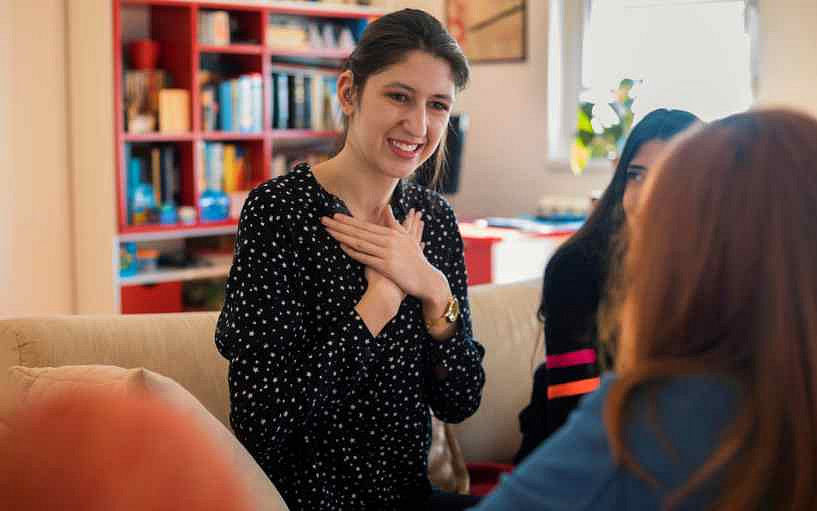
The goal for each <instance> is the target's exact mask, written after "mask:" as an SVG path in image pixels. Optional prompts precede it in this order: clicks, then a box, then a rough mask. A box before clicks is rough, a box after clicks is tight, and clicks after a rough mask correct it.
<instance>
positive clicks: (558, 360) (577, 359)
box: [547, 348, 596, 369]
mask: <svg viewBox="0 0 817 511" xmlns="http://www.w3.org/2000/svg"><path fill="white" fill-rule="evenodd" d="M595 363H596V351H595V350H592V349H589V348H588V349H584V350H578V351H571V352H568V353H562V354H561V355H548V356H547V366H548V368H549V369H555V368H557V367H570V366H578V365H582V364H595Z"/></svg>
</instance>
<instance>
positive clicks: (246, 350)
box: [215, 189, 382, 462]
mask: <svg viewBox="0 0 817 511" xmlns="http://www.w3.org/2000/svg"><path fill="white" fill-rule="evenodd" d="M265 192H267V193H269V190H268V189H264V191H261V189H256V190H255V191H253V192H252V193H251V194H250V196H249V197H248V199H247V202H246V204H245V206H244V208H243V210H242V212H241V219H240V221H239V226H238V235H237V239H236V245H235V255H234V259H233V264H232V268H231V269H230V275H229V277H228V280H227V286H226V296H225V303H224V308H223V309H222V311H221V315H220V316H219V319H218V323H217V325H216V332H215V343H216V346H217V348H218V350H219V352H220V353H221V354H222V355H223V356H224V357H225V358H227V359H228V360H229V361H230V369H229V378H228V379H229V387H230V421H231V423H232V426H233V430H234V431H235V434H236V436H237V437H238V439H239V440H240V441H241V442H242V443H243V444H244V446H245V447H247V449H248V450H249V451H250V452H251V453H252V454H253V456H255V457H256V459H257V460H258V461H259V462H261V461H262V460H267V459H269V458H270V454H271V453H274V452H275V451H276V449H277V448H278V447H279V446H281V445H282V444H283V443H284V442H286V441H287V439H288V437H290V436H291V435H292V434H293V432H294V431H297V430H299V429H301V428H303V426H304V425H305V423H307V422H308V421H309V420H310V417H312V416H313V415H314V414H316V413H318V411H319V410H321V409H324V408H326V407H329V406H331V405H332V404H335V403H339V402H341V401H342V400H343V399H344V397H345V395H346V394H347V392H348V390H349V389H350V388H351V386H353V385H354V384H355V382H356V381H357V380H358V379H360V378H365V376H366V371H367V367H366V361H367V360H371V359H372V358H373V357H374V356H376V351H377V350H379V349H382V347H381V346H378V345H377V340H376V339H375V338H374V337H372V335H371V333H370V332H369V330H368V329H367V328H366V325H365V324H364V323H363V320H362V319H361V318H360V316H359V315H358V314H357V312H356V311H355V310H354V308H350V309H349V310H348V311H345V313H344V314H340V315H339V316H337V317H336V319H334V321H331V322H329V321H327V323H326V324H324V325H322V329H321V337H320V339H315V338H310V337H309V335H308V333H307V331H306V329H305V328H304V300H303V295H302V293H303V291H302V289H301V287H300V285H299V282H300V275H299V273H300V270H299V266H298V264H297V261H298V260H299V259H298V255H297V253H296V250H295V249H294V247H293V244H292V242H291V240H292V233H291V231H290V228H289V223H288V222H287V215H286V213H285V212H281V211H278V210H276V207H275V205H274V204H273V201H272V200H270V199H268V197H269V196H268V195H267V193H265Z"/></svg>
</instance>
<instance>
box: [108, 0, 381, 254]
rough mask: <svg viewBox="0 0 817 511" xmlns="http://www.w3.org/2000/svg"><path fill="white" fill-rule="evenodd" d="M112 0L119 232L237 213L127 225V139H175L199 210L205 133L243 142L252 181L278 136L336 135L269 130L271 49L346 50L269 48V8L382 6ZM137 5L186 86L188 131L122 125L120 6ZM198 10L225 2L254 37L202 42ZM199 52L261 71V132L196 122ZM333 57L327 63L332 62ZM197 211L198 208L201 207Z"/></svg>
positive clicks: (356, 12) (365, 12) (326, 14)
mask: <svg viewBox="0 0 817 511" xmlns="http://www.w3.org/2000/svg"><path fill="white" fill-rule="evenodd" d="M111 2H112V4H113V22H114V43H113V52H114V112H115V118H114V132H115V134H116V137H115V144H116V147H115V154H116V188H117V192H116V201H117V205H118V219H117V225H118V231H119V233H120V234H121V235H127V236H133V235H139V234H152V233H153V234H160V235H163V236H164V235H174V234H178V237H179V238H182V237H185V232H191V233H192V232H193V231H195V232H197V233H200V232H201V231H202V230H205V231H206V230H207V229H208V228H213V230H214V231H223V230H224V227H225V226H226V227H231V226H233V227H234V226H235V225H236V221H235V220H232V219H231V220H226V221H224V222H196V223H195V224H193V225H182V224H175V225H141V226H132V225H128V223H127V207H126V203H127V200H126V197H127V192H126V189H125V185H126V183H127V162H125V161H124V145H125V144H126V143H144V144H147V143H178V144H181V146H180V152H181V155H180V164H181V172H182V176H181V178H182V182H183V190H182V195H183V197H182V202H183V203H184V204H186V205H194V206H195V207H196V208H197V210H198V209H199V207H198V197H199V195H200V192H201V190H199V187H200V184H199V183H200V182H201V176H199V175H198V173H199V170H198V169H201V167H202V166H201V163H202V162H200V161H199V159H200V154H199V150H198V144H199V143H201V142H205V141H207V142H210V141H225V142H229V141H234V142H237V143H241V144H246V147H247V149H248V151H249V154H250V158H251V162H252V165H253V171H252V182H253V183H256V182H258V180H259V179H260V180H262V181H263V180H266V179H269V178H271V177H272V168H271V167H272V154H273V145H274V143H275V142H276V141H279V142H281V143H282V144H283V143H286V142H290V143H291V142H293V141H299V140H304V141H311V140H318V139H332V138H335V137H337V136H338V135H339V133H337V132H334V131H313V130H272V129H269V128H268V127H269V126H270V125H271V121H272V119H271V118H270V110H271V109H270V108H269V106H270V105H269V101H270V97H269V91H270V88H271V84H270V82H269V77H270V70H271V67H273V66H277V65H278V64H272V63H271V59H272V58H273V57H275V56H287V57H301V58H306V59H310V58H312V59H325V60H340V59H343V58H346V57H347V56H348V55H349V53H350V51H349V50H334V49H326V50H324V49H315V50H294V49H288V48H272V47H267V46H266V45H265V35H266V26H267V23H268V20H269V17H270V16H271V15H278V14H290V15H295V16H304V17H316V18H341V19H365V20H369V21H371V20H373V19H376V18H377V17H379V16H382V15H383V14H384V11H380V10H377V9H374V8H367V7H354V6H344V5H338V6H330V5H327V4H315V5H310V4H301V3H295V2H275V3H261V4H259V3H257V2H253V3H246V4H241V3H225V2H219V1H208V0H199V1H196V0H111ZM123 8H140V9H149V10H150V37H151V38H153V39H156V40H159V41H160V45H161V49H160V67H161V68H163V69H166V70H167V71H169V72H170V74H171V75H172V76H173V81H174V86H176V87H180V88H184V89H187V90H188V91H189V92H190V116H191V119H190V125H191V131H190V132H189V133H160V132H155V133H139V134H136V133H128V132H126V131H125V126H124V113H123V103H122V97H123V94H122V91H123V80H122V77H123V70H124V57H123V53H124V43H125V41H123V40H122V33H123V30H122V28H123V27H122V9H123ZM201 10H207V11H210V10H226V11H230V12H233V13H236V14H237V15H238V17H239V20H240V22H239V23H240V24H243V25H244V31H245V33H244V34H243V35H244V36H245V37H246V38H247V40H253V41H255V40H257V41H258V44H230V45H225V46H218V45H205V44H200V43H199V41H198V15H199V11H201ZM202 54H224V55H233V56H234V57H233V58H234V59H237V61H238V62H239V63H240V66H241V67H242V68H244V70H245V71H247V72H258V73H261V75H262V77H263V86H262V87H263V89H262V94H263V98H264V114H263V115H264V119H263V123H264V124H263V125H264V126H265V131H263V132H261V133H234V132H218V131H203V130H202V129H201V127H202V122H201V102H200V97H199V96H200V93H199V87H198V85H197V83H198V75H199V60H200V56H201V55H202ZM330 65H331V64H330ZM281 66H289V67H308V68H310V69H315V70H317V71H320V72H324V73H326V72H332V71H336V70H332V69H328V68H327V67H326V66H321V65H315V66H302V65H298V64H281ZM199 213H200V211H199Z"/></svg>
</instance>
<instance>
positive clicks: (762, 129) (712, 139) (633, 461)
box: [477, 110, 817, 511]
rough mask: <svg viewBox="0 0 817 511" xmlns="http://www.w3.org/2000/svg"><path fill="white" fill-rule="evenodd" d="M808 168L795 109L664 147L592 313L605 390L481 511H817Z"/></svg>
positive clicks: (812, 174)
mask: <svg viewBox="0 0 817 511" xmlns="http://www.w3.org/2000/svg"><path fill="white" fill-rule="evenodd" d="M815 161H817V119H815V118H814V117H811V116H810V115H807V114H804V113H799V112H794V111H788V110H767V111H763V110H761V111H752V112H747V113H742V114H737V115H732V116H729V117H727V118H725V119H721V120H719V121H715V122H713V123H712V124H710V125H708V126H705V127H703V128H702V129H700V130H698V131H696V132H694V133H690V134H689V135H688V136H686V135H685V136H684V137H683V138H682V139H680V140H679V141H678V142H677V143H673V147H672V148H670V150H669V151H668V153H667V154H666V155H665V156H662V158H661V160H660V161H659V162H658V164H657V165H656V167H655V168H654V169H653V171H651V172H650V175H649V176H648V177H647V179H646V182H645V185H644V186H645V188H644V196H643V197H642V199H641V200H640V201H639V204H638V206H637V208H636V210H635V215H634V217H632V215H631V217H632V218H631V217H628V221H627V226H626V227H627V229H626V235H627V251H626V253H625V254H624V257H623V264H622V265H621V268H620V270H621V271H619V272H616V275H615V277H614V278H613V281H612V283H613V289H614V291H615V292H614V293H613V296H615V297H617V299H615V300H607V299H605V302H604V304H603V312H604V314H603V320H602V323H601V325H602V326H603V327H604V330H605V331H606V330H607V329H608V324H607V323H606V322H607V321H608V320H609V321H613V322H614V323H617V327H616V328H618V332H619V335H618V341H617V347H616V350H617V351H616V364H615V374H613V373H609V374H607V375H605V376H604V377H603V378H602V380H603V381H602V384H601V387H600V388H599V390H598V391H596V392H594V393H593V394H591V395H589V396H587V397H586V398H585V399H583V400H582V402H581V403H580V404H579V407H578V408H577V409H576V411H575V412H574V413H573V414H572V415H571V416H570V419H569V420H568V421H567V424H566V425H565V426H564V427H563V428H561V429H560V430H559V431H558V432H557V433H556V434H554V435H553V436H552V437H551V438H549V439H548V440H547V441H546V442H545V443H544V444H542V445H541V446H540V447H539V448H538V449H536V450H535V451H534V452H533V453H532V454H531V455H530V456H529V457H528V458H527V459H526V460H525V462H524V463H522V465H520V466H519V467H517V469H516V470H515V471H514V472H513V474H512V475H511V476H509V477H508V478H506V479H505V480H504V481H503V483H502V484H501V485H500V486H499V488H497V490H496V491H494V493H492V494H491V495H490V496H488V497H487V498H486V499H485V500H484V501H483V502H482V503H481V505H480V506H479V507H478V508H477V509H479V510H480V511H489V510H491V511H494V510H496V511H505V510H508V511H510V510H513V511H528V510H530V511H534V510H535V511H540V510H548V511H560V510H565V511H567V510H570V511H590V510H608V509H616V510H637V511H641V510H645V509H665V510H672V511H699V510H740V511H760V510H767V509H774V510H787V511H788V510H791V511H810V510H813V509H817V405H815V403H817V379H815V375H817V222H815V221H814V219H815V217H817V168H815V163H814V162H815ZM608 296H609V295H608ZM608 306H609V307H610V309H608Z"/></svg>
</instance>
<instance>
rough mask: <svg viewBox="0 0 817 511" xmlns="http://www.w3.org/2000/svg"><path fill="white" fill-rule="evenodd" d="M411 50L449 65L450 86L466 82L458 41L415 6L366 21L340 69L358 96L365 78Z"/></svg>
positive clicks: (437, 162) (438, 161)
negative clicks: (345, 72) (357, 40)
mask: <svg viewBox="0 0 817 511" xmlns="http://www.w3.org/2000/svg"><path fill="white" fill-rule="evenodd" d="M412 51H423V52H426V53H428V54H429V55H431V56H433V57H436V58H439V59H442V60H444V61H446V62H447V63H448V65H449V66H450V67H451V75H452V77H453V79H454V86H455V87H456V89H457V90H458V91H460V90H462V89H464V88H465V86H466V85H467V84H468V76H469V74H470V69H469V67H468V59H466V58H465V54H464V53H463V52H462V49H461V48H460V46H459V44H457V41H456V40H455V39H454V38H453V37H452V36H451V34H449V33H448V31H446V29H445V28H444V27H443V26H442V24H441V23H440V22H439V21H437V19H436V18H435V17H434V16H432V15H430V14H428V13H427V12H425V11H421V10H418V9H403V10H400V11H396V12H393V13H390V14H386V15H385V16H382V17H380V18H378V19H376V20H375V21H373V22H372V23H370V24H369V25H368V26H367V27H366V30H364V31H363V36H362V37H361V38H360V42H358V44H357V47H356V48H355V50H354V51H353V52H352V54H351V55H349V58H347V59H346V61H345V62H344V64H343V67H342V68H341V71H351V72H352V75H353V87H354V91H355V94H356V95H357V97H358V99H360V97H361V96H362V94H363V89H364V88H365V86H366V82H367V81H368V80H369V77H371V76H372V75H374V74H377V73H379V72H381V71H383V70H384V69H385V68H387V67H389V66H392V65H394V64H397V63H399V62H401V61H402V60H403V59H404V58H405V57H406V55H407V54H408V53H410V52H412ZM347 129H348V124H347V125H346V126H344V130H343V136H342V137H341V141H340V144H339V147H341V148H342V147H343V145H344V144H345V142H346V131H347ZM446 134H447V131H444V132H443V138H442V140H441V141H440V145H439V146H438V148H437V150H436V151H435V152H434V155H433V156H432V158H434V168H435V172H434V178H433V182H436V181H437V180H438V179H439V176H440V173H441V171H442V168H443V163H444V162H445V138H446Z"/></svg>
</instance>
